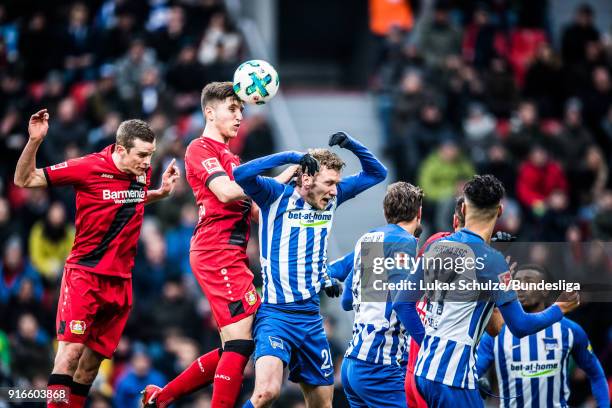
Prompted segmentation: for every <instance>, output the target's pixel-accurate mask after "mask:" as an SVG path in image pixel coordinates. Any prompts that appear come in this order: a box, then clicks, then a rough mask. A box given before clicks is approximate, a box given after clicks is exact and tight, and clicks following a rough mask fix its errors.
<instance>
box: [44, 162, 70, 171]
mask: <svg viewBox="0 0 612 408" xmlns="http://www.w3.org/2000/svg"><path fill="white" fill-rule="evenodd" d="M66 167H68V162H61V163H58V164H54V165H53V166H51V167H49V168H50V169H51V170H59V169H65V168H66Z"/></svg>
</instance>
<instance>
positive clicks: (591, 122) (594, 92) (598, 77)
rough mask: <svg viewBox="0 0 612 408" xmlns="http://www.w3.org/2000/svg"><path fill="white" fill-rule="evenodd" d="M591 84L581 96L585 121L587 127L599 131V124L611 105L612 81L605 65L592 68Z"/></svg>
mask: <svg viewBox="0 0 612 408" xmlns="http://www.w3.org/2000/svg"><path fill="white" fill-rule="evenodd" d="M592 80H593V82H592V86H590V87H588V88H587V89H586V90H585V91H584V93H583V96H582V100H583V102H584V113H585V117H584V119H585V123H586V125H587V126H588V127H589V129H591V130H593V131H595V132H599V131H600V128H599V126H600V124H601V122H602V120H603V119H604V117H605V116H606V114H607V113H608V110H609V108H610V106H612V81H611V80H610V71H609V69H608V68H607V67H604V66H599V67H597V68H595V69H594V70H593V73H592Z"/></svg>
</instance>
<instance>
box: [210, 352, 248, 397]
mask: <svg viewBox="0 0 612 408" xmlns="http://www.w3.org/2000/svg"><path fill="white" fill-rule="evenodd" d="M237 341H246V340H234V342H237ZM229 343H230V342H229V341H228V342H227V343H226V345H225V349H224V350H223V355H222V356H221V361H219V366H218V367H217V371H216V372H215V381H214V385H213V395H212V401H211V405H210V406H211V408H233V407H234V405H235V404H236V400H237V399H238V394H240V388H241V386H242V377H243V372H244V367H246V365H247V362H248V361H249V357H248V356H250V354H251V353H250V352H248V353H238V352H236V351H229V350H228V349H230V348H229V347H228V344H229ZM251 344H252V341H251ZM232 350H233V348H232ZM251 351H252V347H251ZM245 354H246V355H245Z"/></svg>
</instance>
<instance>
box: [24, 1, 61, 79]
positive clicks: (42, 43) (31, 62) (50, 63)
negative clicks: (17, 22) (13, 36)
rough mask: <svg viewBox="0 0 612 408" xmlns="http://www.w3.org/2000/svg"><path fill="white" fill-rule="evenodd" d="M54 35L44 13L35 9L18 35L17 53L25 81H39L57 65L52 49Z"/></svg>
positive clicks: (56, 58)
mask: <svg viewBox="0 0 612 408" xmlns="http://www.w3.org/2000/svg"><path fill="white" fill-rule="evenodd" d="M53 45H54V35H53V32H52V31H51V29H50V28H49V21H48V20H47V17H46V16H45V14H44V13H42V12H40V11H37V12H35V13H34V14H33V15H32V17H30V19H29V21H28V24H27V27H25V29H24V30H23V32H22V33H21V35H20V36H19V55H20V58H21V60H22V61H23V65H24V72H23V78H24V79H25V80H26V81H41V80H44V79H45V76H46V75H47V73H48V72H50V71H51V70H53V69H57V68H58V67H59V61H58V57H57V55H56V53H55V52H53V50H54V47H53Z"/></svg>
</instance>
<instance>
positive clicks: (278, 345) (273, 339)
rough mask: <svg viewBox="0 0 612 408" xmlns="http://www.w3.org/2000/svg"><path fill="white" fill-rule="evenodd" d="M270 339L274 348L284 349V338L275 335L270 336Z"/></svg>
mask: <svg viewBox="0 0 612 408" xmlns="http://www.w3.org/2000/svg"><path fill="white" fill-rule="evenodd" d="M268 339H269V340H270V345H271V346H272V348H273V349H280V350H282V349H283V340H282V339H279V338H278V337H273V336H268Z"/></svg>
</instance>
